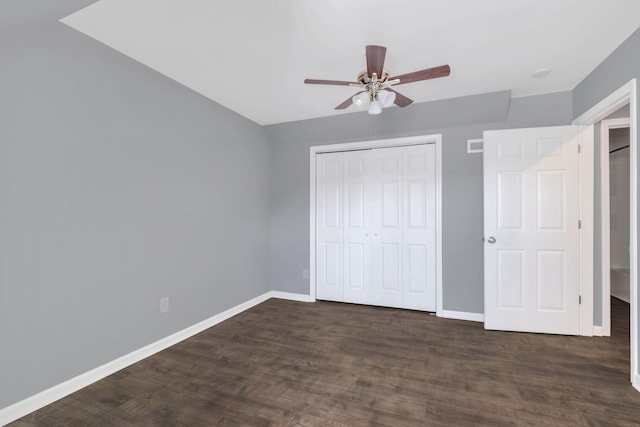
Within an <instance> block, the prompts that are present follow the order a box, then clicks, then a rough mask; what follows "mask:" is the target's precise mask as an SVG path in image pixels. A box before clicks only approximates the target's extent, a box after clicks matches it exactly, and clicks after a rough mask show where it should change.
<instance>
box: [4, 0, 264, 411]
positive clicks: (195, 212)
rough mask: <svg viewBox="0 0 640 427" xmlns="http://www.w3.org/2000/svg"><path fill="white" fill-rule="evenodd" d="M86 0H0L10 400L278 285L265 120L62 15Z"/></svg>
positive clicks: (6, 381) (6, 393) (6, 357)
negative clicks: (164, 307) (272, 258)
mask: <svg viewBox="0 0 640 427" xmlns="http://www.w3.org/2000/svg"><path fill="white" fill-rule="evenodd" d="M89 3H91V1H88V0H75V1H74V0H56V1H55V2H53V1H35V0H4V1H2V2H0V200H2V209H0V337H2V338H1V339H2V344H1V346H2V349H1V351H0V408H3V407H5V406H7V405H10V404H12V403H14V402H17V401H19V400H21V399H23V398H25V397H28V396H31V395H33V394H35V393H37V392H39V391H41V390H44V389H46V388H48V387H50V386H53V385H55V384H58V383H60V382H62V381H64V380H66V379H69V378H71V377H74V376H76V375H78V374H80V373H83V372H86V371H88V370H90V369H92V368H95V367H97V366H99V365H101V364H103V363H105V362H108V361H111V360H113V359H115V358H117V357H119V356H122V355H123V354H126V353H128V352H130V351H132V350H135V349H138V348H140V347H142V346H144V345H146V344H149V343H151V342H153V341H155V340H157V339H159V338H162V337H165V336H167V335H169V334H171V333H173V332H176V331H178V330H181V329H183V328H185V327H187V326H190V325H193V324H194V323H196V322H198V321H201V320H203V319H206V318H208V317H210V316H212V315H215V314H217V313H219V312H221V311H223V310H225V309H228V308H230V307H232V306H234V305H237V304H238V303H241V302H244V301H247V300H248V299H250V298H253V297H255V296H257V295H259V294H262V293H264V292H265V291H267V290H268V257H267V253H268V238H269V235H268V229H269V224H268V215H269V210H268V184H267V183H268V181H269V144H268V142H267V140H266V137H265V134H264V130H263V129H262V128H261V127H260V126H258V125H256V124H254V123H253V122H250V121H249V120H247V119H245V118H243V117H241V116H238V115H237V114H235V113H233V112H231V111H229V110H227V109H225V108H223V107H221V106H219V105H217V104H215V103H213V102H211V101H210V100H208V99H205V98H204V97H202V96H200V95H198V94H196V93H194V92H192V91H190V90H188V89H186V88H184V87H183V86H181V85H179V84H178V83H175V82H173V81H171V80H169V79H167V78H166V77H164V76H162V75H160V74H158V73H156V72H154V71H152V70H150V69H148V68H146V67H144V66H142V65H140V64H139V63H137V62H135V61H133V60H131V59H129V58H127V57H125V56H123V55H120V54H118V53H117V52H115V51H113V50H111V49H110V48H107V47H105V46H103V45H101V44H100V43H98V42H96V41H94V40H92V39H90V38H88V37H86V36H84V35H82V34H80V33H78V32H76V31H74V30H72V29H70V28H68V27H66V26H65V25H64V24H61V23H59V22H57V20H58V19H59V18H62V17H63V16H65V15H66V14H68V13H70V12H72V11H75V10H77V9H79V8H81V7H83V6H85V5H87V4H89ZM164 296H168V297H170V311H169V312H168V313H166V314H163V315H160V314H159V298H160V297H164Z"/></svg>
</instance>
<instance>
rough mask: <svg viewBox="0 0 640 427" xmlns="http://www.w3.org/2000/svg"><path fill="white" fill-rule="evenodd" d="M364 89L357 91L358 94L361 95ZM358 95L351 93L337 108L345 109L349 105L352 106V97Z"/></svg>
mask: <svg viewBox="0 0 640 427" xmlns="http://www.w3.org/2000/svg"><path fill="white" fill-rule="evenodd" d="M362 92H363V91H360V92H358V93H356V95H360V94H361V93H362ZM356 95H351V97H350V98H348V99H346V100H345V101H344V102H343V103H342V104H340V105H338V106H337V107H336V108H335V109H336V110H344V109H345V108H347V107H348V106H350V105H351V104H353V100H352V98H353V97H354V96H356Z"/></svg>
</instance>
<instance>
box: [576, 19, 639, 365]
mask: <svg viewBox="0 0 640 427" xmlns="http://www.w3.org/2000/svg"><path fill="white" fill-rule="evenodd" d="M638 52H640V30H636V32H634V33H633V34H632V35H631V36H630V37H629V38H628V39H627V40H626V41H625V42H624V43H622V44H621V45H620V46H619V47H618V48H617V49H616V50H615V51H614V52H613V53H612V54H611V55H609V57H608V58H607V59H605V60H604V61H603V62H602V63H601V64H600V65H598V67H596V69H595V70H593V72H591V74H589V75H588V76H587V77H586V78H585V79H584V80H583V81H582V82H581V83H580V84H579V85H578V86H576V88H575V89H574V90H573V116H574V118H575V117H578V116H580V115H581V114H582V113H584V112H585V111H587V110H588V109H589V108H591V107H593V106H594V105H596V104H597V103H598V102H600V101H601V100H603V99H604V98H606V97H607V96H608V95H610V94H611V93H613V92H614V91H616V90H617V89H619V88H620V87H621V86H623V85H624V84H625V83H627V82H628V81H629V80H631V79H634V78H636V79H640V55H638ZM636 112H637V113H636V114H638V115H640V108H637V105H636ZM636 119H637V120H638V121H637V123H640V117H637V118H636ZM633 143H636V144H637V143H638V141H637V140H636V141H633ZM638 154H639V155H640V151H638ZM638 188H640V187H638ZM638 201H639V202H640V198H638ZM638 230H640V227H638ZM638 257H639V258H640V254H638ZM632 286H636V289H637V290H638V291H640V287H638V283H635V284H632ZM636 333H637V334H638V337H637V339H638V340H639V341H640V319H639V320H638V325H636ZM636 374H637V373H636Z"/></svg>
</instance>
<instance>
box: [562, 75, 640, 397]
mask: <svg viewBox="0 0 640 427" xmlns="http://www.w3.org/2000/svg"><path fill="white" fill-rule="evenodd" d="M637 100H638V98H637V83H636V79H632V80H630V81H629V82H627V83H626V84H624V85H623V86H622V87H621V88H620V89H618V90H616V91H615V92H614V93H612V94H611V95H609V96H608V97H606V98H605V99H603V100H602V101H600V102H599V103H597V104H596V105H594V106H593V107H591V108H590V109H589V110H588V111H587V112H585V113H584V114H582V115H581V116H580V117H578V118H577V119H575V120H574V121H573V123H574V124H577V125H590V124H591V125H592V124H595V123H596V122H598V121H600V120H602V119H604V118H606V117H607V116H609V115H610V114H611V113H613V112H615V111H616V110H618V109H620V108H621V107H622V106H624V105H625V104H627V103H628V104H629V106H630V107H631V111H630V123H629V130H630V134H631V135H630V140H631V147H630V153H629V156H630V175H631V177H630V179H631V188H630V196H631V200H630V205H631V218H630V226H631V230H630V233H631V236H630V238H631V244H630V248H629V257H630V263H629V267H630V271H629V273H630V276H631V292H630V293H631V304H630V305H631V319H630V335H631V336H630V340H631V357H630V359H631V371H630V375H629V376H630V380H631V382H632V384H633V386H634V387H635V388H637V389H638V390H640V375H639V374H638V366H639V362H638V289H637V287H638V205H637V203H638V194H637V191H638V154H637V151H638V123H637V121H638V105H637Z"/></svg>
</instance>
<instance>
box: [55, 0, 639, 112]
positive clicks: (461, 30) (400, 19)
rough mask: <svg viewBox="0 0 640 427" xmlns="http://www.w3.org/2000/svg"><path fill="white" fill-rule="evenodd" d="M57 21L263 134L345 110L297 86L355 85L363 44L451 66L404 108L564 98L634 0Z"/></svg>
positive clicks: (623, 33) (108, 2)
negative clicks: (483, 99)
mask: <svg viewBox="0 0 640 427" xmlns="http://www.w3.org/2000/svg"><path fill="white" fill-rule="evenodd" d="M62 22H64V23H65V24H67V25H69V26H71V27H73V28H75V29H77V30H78V31H81V32H83V33H85V34H87V35H89V36H90V37H93V38H95V39H97V40H99V41H100V42H102V43H104V44H106V45H108V46H111V47H112V48H114V49H116V50H118V51H120V52H122V53H124V54H125V55H128V56H130V57H131V58H134V59H135V60H137V61H139V62H141V63H143V64H145V65H147V66H149V67H151V68H153V69H155V70H157V71H159V72H160V73H162V74H165V75H166V76H168V77H170V78H172V79H174V80H176V81H178V82H180V83H182V84H184V85H185V86H187V87H189V88H191V89H193V90H195V91H197V92H199V93H201V94H203V95H204V96H207V97H209V98H211V99H212V100H214V101H216V102H218V103H220V104H222V105H224V106H226V107H228V108H230V109H231V110H234V111H236V112H238V113H239V114H242V115H243V116H245V117H248V118H249V119H251V120H253V121H255V122H257V123H259V124H263V125H264V124H272V123H280V122H288V121H293V120H301V119H309V118H315V117H322V116H328V115H332V114H344V113H345V112H352V111H354V110H353V108H354V107H351V108H349V109H347V110H345V111H343V112H336V111H335V110H333V107H335V106H336V105H338V104H339V103H341V102H342V101H344V100H345V99H347V98H348V97H349V96H351V95H352V94H353V93H355V90H354V88H350V87H344V86H337V87H333V86H311V85H305V84H303V80H304V79H305V78H320V79H334V80H353V79H355V78H356V75H357V73H358V72H359V71H360V70H362V69H364V68H365V57H364V47H365V45H367V44H379V45H383V46H387V48H388V51H387V59H386V64H385V68H387V69H389V71H390V72H391V74H392V75H393V74H403V73H407V72H411V71H416V70H420V69H424V68H429V67H432V66H438V65H442V64H449V65H451V69H452V71H451V76H450V77H447V78H441V79H436V80H430V81H424V82H418V83H411V84H407V85H403V86H398V87H397V89H398V91H400V92H401V93H403V94H405V95H406V96H408V97H410V98H412V99H414V100H415V101H416V102H424V101H431V100H436V99H443V98H451V97H456V96H464V95H471V94H478V93H485V92H492V91H498V90H512V95H513V96H515V97H518V96H526V95H533V94H541V93H548V92H556V91H563V90H571V89H573V88H574V87H575V86H576V85H577V84H578V83H579V82H580V81H581V80H582V79H583V78H584V77H586V76H587V75H588V74H589V73H590V72H591V71H592V70H593V69H594V68H595V67H596V66H597V65H598V64H599V63H600V62H602V60H603V59H604V58H606V57H607V56H608V55H609V54H610V53H611V52H612V51H613V50H615V48H616V47H617V46H619V45H620V44H621V43H622V42H623V41H624V40H625V39H626V38H627V37H628V36H629V35H631V33H632V32H633V31H634V30H635V29H637V28H638V27H639V26H640V1H638V0H611V1H604V0H395V1H380V0H322V1H320V0H225V1H221V0H174V1H171V0H162V1H161V0H101V1H98V2H96V3H94V4H92V5H90V6H89V7H86V8H84V9H82V10H80V11H78V12H76V13H73V14H72V15H70V16H68V17H66V18H64V19H63V20H62ZM543 67H544V68H550V69H551V73H550V74H549V75H548V76H546V77H544V78H541V79H534V78H532V77H531V73H532V72H533V71H534V70H537V69H539V68H543ZM407 108H411V107H410V106H409V107H407ZM363 114H366V113H363ZM383 114H384V113H383Z"/></svg>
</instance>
